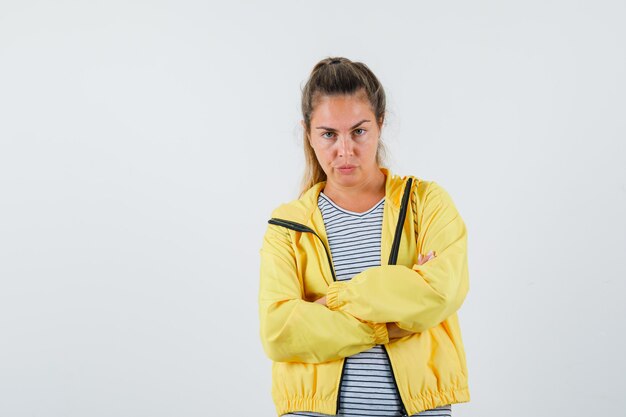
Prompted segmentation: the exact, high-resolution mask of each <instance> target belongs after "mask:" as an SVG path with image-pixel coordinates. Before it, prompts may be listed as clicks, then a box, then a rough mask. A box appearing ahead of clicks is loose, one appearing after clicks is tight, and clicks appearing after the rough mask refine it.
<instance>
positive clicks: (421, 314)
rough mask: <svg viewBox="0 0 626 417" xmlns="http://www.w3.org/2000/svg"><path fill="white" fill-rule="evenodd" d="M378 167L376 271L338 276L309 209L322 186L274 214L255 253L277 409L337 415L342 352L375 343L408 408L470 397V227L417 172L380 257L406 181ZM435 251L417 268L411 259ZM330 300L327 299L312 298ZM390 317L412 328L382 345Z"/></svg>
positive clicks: (314, 210)
mask: <svg viewBox="0 0 626 417" xmlns="http://www.w3.org/2000/svg"><path fill="white" fill-rule="evenodd" d="M380 170H381V171H382V172H383V173H384V174H385V176H386V180H385V206H384V211H383V225H382V236H381V259H380V260H381V266H378V267H372V268H368V269H366V270H364V271H362V272H361V273H359V274H356V275H355V276H354V277H353V278H352V279H351V280H349V281H336V279H335V273H334V269H333V264H332V256H331V253H330V250H329V246H328V242H327V237H326V232H325V228H324V221H323V219H322V215H321V212H320V210H319V208H318V206H317V199H318V196H319V193H320V191H322V190H323V189H324V185H325V182H319V183H317V184H315V185H314V186H312V187H311V188H310V189H308V190H307V191H306V192H305V193H304V194H303V195H302V196H301V197H300V198H299V199H297V200H294V201H292V202H290V203H286V204H282V205H280V206H279V207H278V208H276V209H275V210H274V211H273V212H272V215H271V217H272V218H271V219H270V221H269V223H270V224H269V225H268V227H267V230H266V232H265V236H264V238H263V243H262V246H261V249H260V255H261V266H260V285H259V298H258V302H259V305H258V307H259V319H260V336H261V343H262V346H263V349H264V351H265V353H266V354H267V356H268V357H269V358H270V359H271V360H272V361H273V363H272V397H273V400H274V404H275V406H276V412H277V413H278V415H282V414H284V413H288V412H292V411H314V412H318V413H325V414H333V415H334V414H336V413H337V407H338V402H339V398H338V394H339V387H340V383H341V377H342V374H343V365H344V362H345V360H344V358H345V357H347V356H351V355H354V354H356V353H359V352H362V351H364V350H367V349H370V348H371V347H373V346H374V345H377V344H382V345H384V347H385V351H386V352H387V355H388V356H389V360H390V362H391V367H392V371H393V376H394V380H395V382H396V386H397V388H398V392H399V394H400V397H401V399H402V404H403V407H404V410H405V412H406V413H407V415H412V414H415V413H419V412H421V411H424V410H428V409H431V408H435V407H438V406H442V405H446V404H453V403H462V402H468V401H470V393H469V388H468V372H467V364H466V358H465V350H464V347H463V341H462V337H461V330H460V326H459V320H458V316H457V311H458V309H459V308H460V307H461V305H462V303H463V301H464V299H465V297H466V295H467V293H468V290H469V276H468V262H467V229H466V226H465V223H464V221H463V220H462V218H461V216H460V215H459V213H458V211H457V209H456V207H455V205H454V203H453V201H452V199H451V197H450V196H449V194H448V193H447V192H446V191H445V189H444V188H443V187H441V186H440V185H439V184H437V183H436V182H434V181H426V180H422V179H419V178H416V177H410V178H413V180H412V185H411V188H412V190H411V191H410V199H409V206H410V207H409V208H408V209H407V210H406V211H405V213H406V218H405V221H404V222H403V223H402V225H401V228H400V229H399V230H398V233H401V235H400V237H401V239H400V246H399V248H398V251H397V261H396V264H395V265H389V264H388V259H389V255H390V251H391V245H392V241H393V240H394V235H395V233H396V226H397V223H398V218H399V216H400V205H401V199H402V195H403V192H404V188H405V186H406V185H407V182H408V178H409V177H406V176H404V177H400V176H397V175H393V174H392V173H391V172H390V170H389V169H387V168H384V167H380ZM430 251H434V252H435V255H436V257H435V258H432V259H430V260H429V261H428V262H426V263H424V264H422V265H419V264H418V260H417V259H418V254H420V253H421V254H427V253H428V252H430ZM324 295H325V296H326V300H327V306H324V305H322V304H319V303H315V302H314V301H315V300H316V299H318V298H320V297H322V296H324ZM386 323H395V324H396V325H397V326H399V327H401V328H402V329H405V330H408V331H410V332H412V334H411V335H409V336H405V337H403V338H400V339H393V340H391V341H390V340H389V336H388V333H387V325H386Z"/></svg>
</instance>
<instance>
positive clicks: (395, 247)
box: [268, 178, 413, 416]
mask: <svg viewBox="0 0 626 417" xmlns="http://www.w3.org/2000/svg"><path fill="white" fill-rule="evenodd" d="M412 182H413V179H412V178H409V179H408V180H407V183H406V186H405V188H404V195H403V196H402V205H401V206H400V214H399V216H398V224H397V225H396V230H395V234H394V238H393V244H392V246H391V253H390V254H389V262H388V265H395V264H396V262H397V260H398V252H399V250H400V239H401V237H402V225H403V224H404V218H405V217H406V210H407V205H408V200H409V193H410V190H411V184H412ZM268 223H269V224H273V225H276V226H282V227H286V228H287V229H291V230H295V231H297V232H304V233H313V234H314V235H315V236H317V238H318V239H319V240H320V242H322V246H324V251H325V252H326V259H328V265H329V266H330V272H331V274H332V276H333V281H337V277H336V275H335V268H334V267H333V263H332V260H331V257H330V252H329V251H328V248H327V247H326V243H324V240H323V239H322V238H321V237H320V236H319V235H318V234H317V233H315V230H313V229H311V228H310V227H308V226H305V225H303V224H301V223H297V222H292V221H291V220H284V219H278V218H276V217H272V218H271V219H270V220H269V221H268ZM382 347H383V350H384V351H385V354H386V355H387V360H389V369H391V377H392V379H393V384H394V385H395V387H396V391H397V393H398V396H399V397H400V403H401V404H402V412H403V414H404V415H405V416H406V415H407V412H406V407H405V406H404V401H403V400H402V395H401V394H400V389H399V388H398V383H397V382H396V376H395V374H394V372H393V366H392V365H391V358H390V357H389V353H388V352H387V347H386V346H385V345H382ZM345 368H346V358H343V364H342V365H341V375H340V376H339V390H338V392H337V407H336V408H337V410H336V411H337V412H338V411H339V403H340V401H339V400H340V397H341V383H342V382H343V374H344V370H345Z"/></svg>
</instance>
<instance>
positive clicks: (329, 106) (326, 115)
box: [311, 93, 374, 127]
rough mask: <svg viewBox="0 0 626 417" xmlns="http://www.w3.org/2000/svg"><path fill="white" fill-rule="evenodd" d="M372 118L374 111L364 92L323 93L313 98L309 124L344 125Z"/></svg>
mask: <svg viewBox="0 0 626 417" xmlns="http://www.w3.org/2000/svg"><path fill="white" fill-rule="evenodd" d="M363 119H368V120H374V112H373V111H372V107H371V105H370V102H369V100H368V99H367V96H366V95H365V94H358V93H357V94H350V95H348V94H341V95H324V96H320V97H318V98H317V99H316V100H315V105H314V106H313V112H312V113H311V124H312V125H315V124H316V123H317V124H324V125H325V126H333V127H344V126H343V125H349V126H352V125H353V124H354V123H355V121H357V122H358V121H360V120H363Z"/></svg>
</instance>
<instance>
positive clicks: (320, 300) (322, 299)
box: [314, 296, 326, 306]
mask: <svg viewBox="0 0 626 417" xmlns="http://www.w3.org/2000/svg"><path fill="white" fill-rule="evenodd" d="M314 302H315V303H318V304H321V305H323V306H325V305H326V296H323V297H322V298H318V299H317V300H315V301H314Z"/></svg>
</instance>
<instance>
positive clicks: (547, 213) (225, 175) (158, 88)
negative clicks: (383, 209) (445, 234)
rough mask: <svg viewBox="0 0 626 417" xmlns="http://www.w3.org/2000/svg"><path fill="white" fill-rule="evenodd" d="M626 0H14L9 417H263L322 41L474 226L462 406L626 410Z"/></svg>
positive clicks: (2, 23)
mask: <svg viewBox="0 0 626 417" xmlns="http://www.w3.org/2000/svg"><path fill="white" fill-rule="evenodd" d="M624 21H626V5H625V4H624V3H623V2H622V1H546V0H542V1H517V2H511V1H510V2H503V1H475V2H467V1H419V2H418V1H411V2H409V1H405V2H374V1H316V2H302V1H284V2H276V1H274V2H268V1H264V2H252V1H250V2H241V1H237V2H233V1H230V2H220V3H211V2H207V1H173V0H172V1H143V2H139V1H128V0H124V1H121V0H113V1H83V2H79V1H39V2H37V1H8V0H1V1H0V416H3V417H4V416H8V417H21V416H46V417H47V416H54V417H56V416H59V417H61V416H63V417H79V416H80V417H83V416H90V417H92V416H93V417H100V416H102V417H105V416H106V417H110V416H116V417H122V416H124V417H125V416H150V417H157V416H176V417H180V416H216V415H238V416H239V415H241V416H243V415H255V416H257V415H258V416H273V415H275V411H274V406H273V403H272V400H271V396H270V378H271V375H270V361H269V359H267V358H266V357H265V355H264V353H263V350H262V348H261V344H260V339H259V335H258V316H257V290H258V279H259V277H258V270H259V253H258V250H259V248H260V245H261V240H262V235H263V233H264V231H265V228H266V225H267V220H268V218H269V215H270V213H271V211H272V209H273V208H275V207H276V206H278V205H279V204H280V203H283V202H287V201H289V200H291V199H293V198H296V196H297V192H298V184H299V181H300V175H301V174H302V164H303V156H302V146H301V133H302V132H301V130H300V128H299V121H300V119H301V115H300V113H299V100H300V88H301V87H302V86H303V85H304V82H305V81H306V78H307V76H308V74H309V71H310V70H311V69H312V67H313V65H314V64H315V63H316V62H317V61H318V60H320V59H322V58H325V57H327V56H333V55H339V56H346V57H348V58H350V59H352V60H356V61H362V62H364V63H366V64H367V65H368V66H369V67H370V68H371V69H372V70H373V71H374V73H375V74H376V75H377V76H378V77H379V78H380V80H381V82H382V83H383V85H384V87H385V89H386V91H387V94H388V101H389V108H388V110H389V115H388V118H387V123H388V125H387V126H386V128H385V129H384V131H383V139H385V140H386V143H387V146H388V148H389V149H390V155H391V157H390V158H389V167H390V168H391V170H392V172H393V173H397V174H401V175H407V174H412V175H416V176H418V177H421V178H423V179H427V180H434V181H437V182H438V183H439V184H440V185H441V186H443V187H444V188H445V189H446V190H447V191H448V192H449V193H450V195H451V196H452V197H453V199H454V201H455V204H456V205H457V208H458V209H459V211H460V213H461V215H462V217H463V218H464V220H465V221H466V224H467V226H468V231H469V262H470V292H469V294H468V297H467V298H466V301H465V304H464V305H463V307H462V308H461V310H460V311H459V319H460V322H461V328H462V332H463V337H464V342H465V349H466V354H467V360H468V367H469V383H470V392H471V397H472V400H471V402H469V403H464V404H458V405H453V415H455V416H459V417H462V416H480V417H487V416H489V417H491V416H494V417H496V416H510V417H516V416H524V417H526V416H550V415H559V416H565V415H567V416H588V415H619V414H621V413H623V412H624V408H625V407H626V400H625V398H626V396H625V395H624V392H625V391H626V378H625V376H624V375H625V374H626V361H625V359H624V351H626V342H625V337H624V331H625V330H626V326H625V325H624V321H623V320H624V317H625V316H626V307H625V304H624V294H626V285H625V280H626V262H625V258H626V220H625V217H624V214H625V213H626V118H625V115H626V81H625V79H626V29H625V28H624V27H625V26H624Z"/></svg>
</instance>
